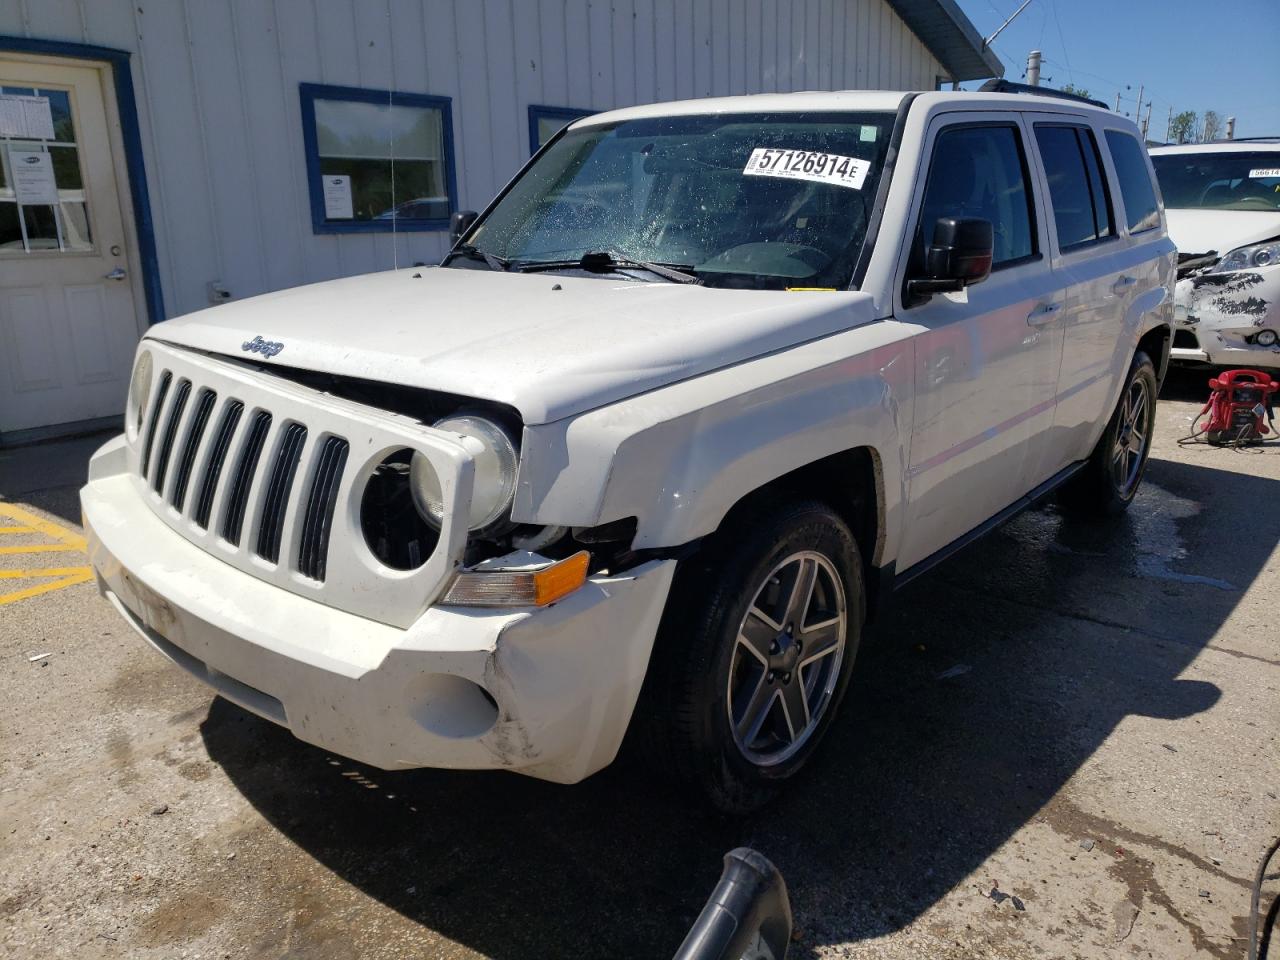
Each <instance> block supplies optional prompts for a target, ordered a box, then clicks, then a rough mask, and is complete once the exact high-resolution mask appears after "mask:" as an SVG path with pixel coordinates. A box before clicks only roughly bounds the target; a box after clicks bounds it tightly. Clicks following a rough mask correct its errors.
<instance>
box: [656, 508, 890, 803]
mask: <svg viewBox="0 0 1280 960" xmlns="http://www.w3.org/2000/svg"><path fill="white" fill-rule="evenodd" d="M864 597H865V593H864V589H863V578H862V564H861V560H860V558H859V554H858V550H857V547H856V545H855V543H854V540H853V535H852V534H851V533H850V532H849V528H848V527H847V526H846V524H845V523H844V521H843V520H841V519H840V517H839V516H838V515H837V514H836V513H835V512H834V511H833V510H831V509H830V508H829V507H827V506H826V505H825V504H822V503H819V502H815V501H803V502H795V503H791V504H788V505H785V506H783V507H781V508H778V507H773V508H771V509H769V510H758V511H752V512H749V513H745V514H743V515H742V516H740V517H739V518H737V519H736V520H735V521H733V522H732V523H731V525H730V526H729V527H728V529H727V530H725V531H724V532H722V533H721V534H718V535H717V537H716V538H715V541H714V542H713V543H712V544H711V545H710V546H709V548H708V549H706V550H705V552H704V553H703V554H700V555H699V556H698V557H697V558H695V559H694V560H693V561H691V562H690V565H689V566H688V567H686V568H685V569H683V570H682V571H681V572H680V573H679V574H678V576H677V583H676V586H675V588H674V590H673V594H672V599H671V601H670V602H669V603H668V608H667V613H666V615H665V616H664V618H663V625H662V628H661V630H660V631H659V636H658V640H657V646H656V648H655V651H654V658H653V663H652V664H651V667H650V671H649V677H648V679H647V680H646V685H645V690H644V693H643V695H642V701H641V706H640V709H639V710H638V714H637V719H638V721H639V722H640V724H641V725H642V727H644V731H643V733H642V734H641V736H643V737H645V741H646V745H647V753H648V754H649V759H650V761H651V764H652V765H653V766H655V767H657V768H658V769H659V770H661V771H663V772H666V773H669V774H674V776H675V777H676V778H677V779H679V780H681V781H683V782H685V783H687V784H689V785H690V786H693V787H694V788H695V789H697V790H698V791H699V792H700V793H702V794H703V795H704V796H706V797H707V798H708V799H709V800H710V801H711V803H712V804H713V805H714V806H716V807H717V808H719V809H720V810H722V811H724V812H728V813H744V812H748V811H751V810H755V809H757V808H759V807H760V806H762V805H763V804H765V803H767V802H768V801H769V800H770V799H771V798H772V797H773V796H774V795H775V794H776V793H777V791H778V789H779V787H780V786H781V784H782V783H783V782H784V781H786V780H787V779H789V778H791V777H793V776H794V775H795V774H796V773H798V772H799V771H800V769H801V768H802V767H803V766H804V764H805V763H806V762H807V761H808V760H809V758H810V757H811V756H812V755H813V753H814V751H815V750H816V749H817V746H818V743H819V742H820V741H821V739H822V737H823V736H824V735H825V733H826V732H827V730H828V729H829V728H830V726H831V723H832V720H833V718H834V717H835V714H836V711H837V709H838V707H839V705H840V701H841V699H842V698H843V696H844V692H845V688H846V687H847V685H848V682H849V675H850V673H851V671H852V668H853V663H854V659H855V657H856V655H857V651H858V642H859V639H860V637H861V633H862V623H863V620H864V619H865V600H864Z"/></svg>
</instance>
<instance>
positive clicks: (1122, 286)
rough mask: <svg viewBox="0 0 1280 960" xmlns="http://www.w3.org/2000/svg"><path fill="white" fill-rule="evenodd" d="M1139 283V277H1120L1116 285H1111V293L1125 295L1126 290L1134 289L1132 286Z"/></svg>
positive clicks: (1122, 275)
mask: <svg viewBox="0 0 1280 960" xmlns="http://www.w3.org/2000/svg"><path fill="white" fill-rule="evenodd" d="M1137 282H1138V278H1137V277H1130V276H1127V275H1125V274H1121V275H1120V278H1119V279H1118V280H1116V282H1115V283H1113V284H1112V285H1111V292H1112V293H1124V292H1125V291H1126V290H1128V289H1129V288H1130V287H1132V286H1133V285H1134V284H1135V283H1137Z"/></svg>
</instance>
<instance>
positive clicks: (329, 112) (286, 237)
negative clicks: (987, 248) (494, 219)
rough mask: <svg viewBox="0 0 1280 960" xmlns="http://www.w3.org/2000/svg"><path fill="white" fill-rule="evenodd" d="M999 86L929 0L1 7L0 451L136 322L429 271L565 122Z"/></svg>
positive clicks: (235, 1) (992, 68)
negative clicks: (453, 237) (653, 108)
mask: <svg viewBox="0 0 1280 960" xmlns="http://www.w3.org/2000/svg"><path fill="white" fill-rule="evenodd" d="M1000 72H1002V67H1001V65H1000V63H999V61H998V60H997V59H996V58H995V57H994V55H993V54H992V53H991V52H990V51H989V50H988V49H986V48H984V47H983V46H982V45H981V39H980V38H979V37H978V36H977V34H976V32H975V31H974V30H973V27H972V26H971V25H970V24H969V22H968V20H967V19H965V17H964V15H963V14H961V13H960V12H959V10H958V8H957V7H956V6H955V4H954V2H953V0H0V160H3V163H2V164H0V166H2V167H3V172H4V181H3V183H0V352H3V354H4V357H2V358H0V442H4V441H6V440H7V441H9V442H14V441H20V440H22V439H24V438H27V437H33V436H39V435H41V434H42V433H43V432H47V431H48V430H49V428H51V427H56V425H67V424H79V425H81V426H83V425H84V424H85V422H93V421H98V420H100V419H102V418H103V417H109V416H114V415H116V414H118V413H119V411H120V409H122V406H123V393H124V383H125V380H126V379H127V376H128V371H129V365H130V360H131V356H132V350H133V344H134V342H135V341H136V338H137V336H138V334H139V332H140V330H141V329H143V328H145V326H146V324H147V323H154V322H157V321H159V320H161V319H164V318H166V317H170V316H176V315H178V314H182V313H187V312H189V311H192V310H195V309H199V308H201V307H205V306H208V305H209V304H210V303H214V302H218V300H219V298H221V297H233V298H241V297H248V296H252V295H255V294H259V293H263V292H266V291H270V290H276V289H280V288H284V287H290V286H295V285H297V284H301V283H307V282H312V281H317V280H323V279H328V278H332V277H336V276H342V275H348V274H355V273H362V272H368V271H374V270H380V269H386V268H389V267H391V266H392V264H393V263H394V262H397V261H398V262H399V263H400V264H401V265H407V264H411V263H414V262H417V261H422V262H432V261H436V260H438V259H439V258H440V257H441V256H442V255H443V254H444V253H445V251H446V246H447V229H446V224H447V219H448V213H449V211H450V210H454V209H465V208H473V209H475V208H480V207H483V205H484V204H485V203H486V202H487V201H488V200H489V198H490V197H492V196H493V194H494V193H495V192H496V191H497V190H498V189H499V188H500V187H501V186H502V184H503V183H505V182H506V181H507V180H508V179H509V178H510V177H511V176H512V174H514V173H515V172H516V171H517V170H518V169H519V168H520V166H521V164H522V163H523V162H524V161H525V160H527V159H528V157H529V155H530V152H531V147H532V146H533V145H535V144H536V143H537V142H539V141H540V140H542V139H545V137H546V134H547V131H551V130H554V129H556V128H557V127H558V126H560V125H562V124H563V123H564V122H566V121H567V120H568V119H570V118H572V117H573V116H576V115H579V114H581V113H584V112H594V111H598V110H605V109H609V108H613V107H618V106H626V105H631V104H635V103H644V102H650V101H660V100H673V99H684V98H690V97H702V96H720V95H730V94H739V93H754V92H775V91H777V92H785V91H792V90H805V89H843V88H882V89H903V90H909V89H934V88H936V87H937V86H938V85H939V84H940V83H942V82H946V81H951V80H961V79H974V78H978V77H983V76H991V75H998V74H999V73H1000ZM6 110H8V113H6V112H5V111H6ZM23 110H28V111H31V112H30V113H28V114H23V113H22V111H23ZM24 116H25V117H26V118H27V119H26V120H23V117H24ZM6 117H8V118H9V119H8V120H6V119H5V118H6ZM376 117H381V118H383V119H382V120H381V121H379V122H385V123H386V124H387V129H394V130H395V131H398V132H396V133H395V134H394V136H393V137H392V138H391V140H392V141H393V142H392V143H391V144H390V149H391V156H390V158H388V157H387V155H386V149H387V148H386V146H382V145H376V144H375V145H373V146H370V145H369V144H368V142H367V141H368V140H369V139H370V137H371V133H370V131H371V130H372V127H371V126H370V124H371V123H373V122H374V118H376ZM15 118H16V119H15ZM6 123H7V124H8V126H6V125H5V124H6ZM24 123H27V124H28V125H27V126H23V124H24ZM49 123H51V124H52V126H48V124H49ZM51 129H52V130H54V134H53V136H52V137H49V136H41V134H48V133H49V131H50V130H51ZM539 131H541V135H540V134H539ZM396 140H398V141H399V143H398V146H397V144H396V143H395V142H394V141H396ZM41 153H44V154H48V156H47V157H41V156H36V157H35V159H30V157H31V156H32V155H33V154H41ZM389 160H390V161H391V162H392V164H393V165H392V166H390V167H389V168H387V169H389V170H390V178H389V179H388V178H387V176H386V175H385V174H386V171H385V169H384V165H385V164H387V163H388V161H389ZM23 164H26V165H27V166H26V167H24V166H22V165H23ZM15 170H16V171H17V172H16V173H15ZM23 170H25V171H26V174H25V176H24V175H22V171H23ZM15 178H16V180H15ZM42 178H43V179H42ZM397 184H399V189H396V185H397ZM388 189H390V190H391V192H390V193H387V190H388ZM24 191H25V192H24ZM41 191H45V193H42V192H41ZM55 193H56V197H55V196H54V194H55ZM46 194H47V195H46ZM393 227H394V228H395V231H394V235H393Z"/></svg>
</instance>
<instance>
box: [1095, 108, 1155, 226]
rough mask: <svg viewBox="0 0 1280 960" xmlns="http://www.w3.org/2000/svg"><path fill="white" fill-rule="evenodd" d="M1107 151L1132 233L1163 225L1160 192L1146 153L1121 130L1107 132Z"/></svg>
mask: <svg viewBox="0 0 1280 960" xmlns="http://www.w3.org/2000/svg"><path fill="white" fill-rule="evenodd" d="M1107 148H1108V149H1109V150H1110V151H1111V162H1112V163H1114V164H1115V167H1116V177H1117V179H1118V180H1119V181H1120V196H1121V197H1123V198H1124V212H1125V217H1126V219H1127V220H1128V221H1129V232H1130V233H1137V232H1139V231H1140V230H1150V229H1151V228H1152V227H1157V226H1159V225H1160V209H1159V205H1158V203H1157V201H1156V190H1155V187H1154V186H1152V184H1151V174H1150V173H1149V172H1148V171H1147V158H1146V150H1145V149H1144V148H1143V147H1142V145H1141V144H1139V143H1138V141H1137V140H1135V139H1134V138H1133V137H1131V136H1130V135H1129V134H1127V133H1122V132H1121V131H1119V130H1108V131H1107Z"/></svg>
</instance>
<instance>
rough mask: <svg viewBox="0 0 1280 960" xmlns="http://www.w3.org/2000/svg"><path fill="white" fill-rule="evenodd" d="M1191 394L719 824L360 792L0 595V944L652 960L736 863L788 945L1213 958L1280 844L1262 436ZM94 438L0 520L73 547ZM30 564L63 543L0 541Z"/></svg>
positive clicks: (1168, 404) (28, 473)
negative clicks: (1201, 433)
mask: <svg viewBox="0 0 1280 960" xmlns="http://www.w3.org/2000/svg"><path fill="white" fill-rule="evenodd" d="M1203 379H1204V378H1203V376H1201V375H1199V374H1195V375H1189V376H1186V377H1179V378H1177V380H1176V381H1175V383H1174V385H1173V390H1172V391H1171V392H1172V393H1173V395H1174V397H1175V398H1178V399H1174V400H1169V399H1166V400H1164V401H1162V403H1161V404H1160V408H1159V428H1158V436H1157V446H1156V450H1155V454H1154V457H1153V459H1152V463H1151V466H1150V469H1149V472H1148V474H1147V481H1146V485H1145V486H1144V489H1143V491H1142V493H1141V495H1140V497H1139V500H1138V502H1137V503H1136V504H1135V506H1134V508H1133V510H1132V511H1131V512H1130V513H1129V515H1128V516H1127V517H1125V518H1124V519H1122V520H1121V521H1119V522H1117V523H1114V524H1101V525H1094V524H1081V523H1076V522H1071V521H1068V520H1066V519H1064V518H1063V517H1061V516H1060V515H1059V514H1058V513H1057V512H1056V510H1055V509H1054V508H1052V507H1048V508H1045V509H1041V510H1038V511H1036V512H1032V513H1029V514H1026V515H1024V516H1022V517H1020V518H1019V519H1017V520H1016V521H1014V522H1013V523H1011V524H1010V525H1008V526H1006V527H1005V528H1003V529H1002V530H1000V531H998V532H997V533H995V534H994V535H992V536H991V537H989V538H987V539H986V540H985V541H983V542H981V543H979V544H977V545H976V546H975V547H973V548H971V549H970V550H968V551H966V552H965V553H963V554H961V555H960V556H959V557H957V558H956V559H955V560H953V561H951V562H950V563H949V564H946V565H944V566H943V567H941V568H939V569H938V570H937V571H936V572H934V573H932V574H930V575H929V576H927V577H925V578H922V579H921V580H920V581H918V582H917V583H915V584H913V586H912V587H911V588H910V589H909V591H908V592H906V593H905V595H903V598H902V599H903V602H902V604H901V605H900V606H898V607H897V608H896V609H895V610H894V611H893V612H892V613H891V614H890V615H889V616H887V617H886V618H884V620H883V621H882V622H881V623H879V624H878V625H877V626H876V627H875V629H874V631H873V634H872V642H871V644H870V646H869V647H868V648H867V649H866V650H864V652H863V654H862V656H861V657H860V660H861V662H860V663H859V665H858V669H857V672H856V673H855V677H854V683H853V685H852V687H851V689H850V694H849V697H848V699H847V700H846V702H845V707H844V710H843V714H842V718H841V722H840V724H839V725H838V728H837V729H836V730H835V731H833V734H832V736H831V737H830V738H829V740H828V741H827V743H826V744H825V749H824V753H823V755H822V756H821V758H820V759H819V760H818V761H817V762H816V763H814V764H813V765H812V767H811V769H810V770H809V771H807V775H806V776H805V777H804V778H803V780H802V781H801V782H800V783H798V784H796V785H795V787H794V788H793V789H791V790H790V792H789V793H788V794H787V795H786V796H785V797H784V799H783V800H782V801H781V802H780V803H779V804H777V805H776V806H774V807H772V808H770V809H768V810H766V811H765V812H763V813H761V814H759V815H757V816H755V817H752V818H749V819H746V820H741V821H734V820H727V819H722V818H719V817H716V816H713V815H711V814H709V813H706V812H704V811H702V810H700V809H697V808H694V807H691V806H689V805H687V804H686V803H684V802H683V801H682V799H681V798H680V797H678V796H674V795H672V794H671V793H670V792H669V791H668V790H667V788H665V787H664V786H662V785H660V784H654V783H651V782H649V781H648V780H647V779H646V776H645V774H644V773H643V771H642V770H641V769H640V768H638V766H636V765H635V764H634V763H632V762H630V761H629V760H627V759H625V758H624V759H623V760H622V761H621V762H620V763H618V764H616V765H615V766H614V767H612V768H610V769H608V770H606V771H604V772H603V773H601V774H599V775H597V776H596V777H593V778H592V779H591V780H589V781H588V782H586V783H584V784H580V785H578V786H576V787H561V786H554V785H550V784H545V783H539V782H536V781H531V780H526V779H523V778H519V777H516V776H512V775H505V774H497V773H494V774H457V773H445V772H438V771H419V772H412V773H397V774H386V773H383V772H380V771H375V770H370V769H366V768H363V767H360V766H358V765H356V764H352V763H350V762H348V761H346V760H343V759H341V758H337V757H333V756H330V755H328V754H326V753H325V752H323V751H320V750H317V749H315V748H312V747H310V746H307V745H305V744H302V743H300V742H298V741H296V740H294V739H293V738H292V737H291V736H290V735H289V734H288V733H287V732H285V731H282V730H280V729H277V728H275V727H273V726H272V725H271V724H269V723H266V722H264V721H261V720H259V719H257V718H256V717H253V716H251V715H248V714H246V713H244V712H243V711H241V710H239V709H237V708H235V707H233V706H231V705H230V704H228V703H226V702H224V701H221V700H217V699H215V698H213V697H212V696H211V695H210V692H209V691H208V690H207V689H205V688H204V687H203V686H201V685H199V684H198V683H196V682H195V681H193V680H191V679H189V678H188V677H186V676H185V675H184V674H182V673H181V672H180V671H178V670H177V669H175V668H172V667H171V666H169V665H168V664H167V663H166V662H164V661H163V660H162V659H161V658H160V657H159V656H158V655H156V654H154V653H153V652H152V651H151V650H150V649H148V648H147V647H146V646H145V645H144V644H143V643H142V642H141V641H140V640H139V639H137V638H136V637H135V636H134V635H133V634H132V633H131V632H130V630H129V629H128V628H127V627H126V626H125V624H124V623H123V622H122V621H121V620H120V619H119V618H118V617H117V616H116V615H115V613H114V612H113V611H112V610H111V609H110V607H109V605H108V604H107V603H106V602H105V601H104V600H102V599H101V598H100V597H99V596H98V595H97V592H96V589H95V587H94V585H93V584H92V583H91V582H84V583H76V584H69V585H65V586H61V587H59V588H57V589H53V590H49V591H47V592H44V593H40V594H37V595H31V596H27V597H25V598H22V599H19V600H16V601H13V602H9V603H6V604H4V605H0V864H3V874H2V879H0V955H3V956H6V957H23V958H27V957H42V958H44V957H50V958H52V957H76V958H85V957H130V958H161V957H163V958H170V957H193V958H194V957H206V958H213V957H306V958H339V957H341V958H348V957H357V956H358V957H362V958H380V957H406V958H407V957H414V958H425V957H449V958H461V957H476V956H487V957H495V958H503V960H515V958H529V957H663V956H669V955H670V954H671V953H672V951H673V950H674V949H675V947H676V946H677V945H678V944H679V942H680V940H681V938H682V937H683V935H684V932H685V931H686V930H687V928H688V925H689V924H690V922H691V921H692V919H693V917H694V916H695V915H696V913H697V910H698V909H699V907H700V905H701V902H702V899H703V898H704V897H705V896H706V894H707V893H708V892H709V891H710V889H711V887H712V886H713V885H714V882H715V880H716V878H717V876H718V874H719V869H720V857H721V855H722V854H723V853H724V851H726V850H728V849H730V848H732V847H734V846H737V845H740V844H750V845H753V846H755V847H756V848H757V849H759V850H761V851H762V852H763V853H765V854H766V855H768V856H769V857H771V858H772V859H773V860H774V861H775V862H776V863H777V864H778V865H779V867H780V868H781V869H782V871H783V874H784V875H785V876H786V878H787V881H788V883H789V886H790V891H791V898H792V903H793V906H794V909H795V913H796V921H797V926H798V940H797V942H796V944H795V946H794V949H793V951H792V953H791V956H793V957H801V958H805V957H823V958H826V957H858V958H872V957H876V958H880V957H883V958H908V957H910V958H915V957H930V958H962V957H963V958H968V957H978V956H981V957H1009V958H1013V957H1087V958H1100V957H1158V958H1183V957H1213V958H1224V960H1225V958H1235V957H1243V956H1244V943H1243V940H1242V937H1243V936H1244V934H1245V932H1246V925H1247V921H1246V912H1247V907H1248V885H1249V882H1250V879H1251V877H1252V873H1253V870H1254V868H1255V866H1256V862H1257V859H1258V857H1259V856H1260V855H1261V853H1262V851H1263V849H1264V848H1265V846H1266V844H1267V842H1268V841H1269V840H1270V839H1271V838H1272V837H1274V836H1275V835H1276V834H1277V832H1280V802H1277V799H1276V792H1277V790H1278V789H1280V743H1278V741H1277V737H1278V736H1280V698H1278V692H1280V629H1278V627H1277V624H1278V622H1280V601H1278V598H1280V549H1278V547H1277V541H1278V540H1280V448H1276V447H1275V446H1273V448H1272V449H1268V450H1266V451H1265V452H1235V451H1231V450H1214V449H1210V448H1207V447H1203V446H1199V447H1186V448H1183V447H1179V446H1178V445H1177V444H1176V443H1175V442H1174V439H1175V438H1176V437H1177V436H1179V435H1182V434H1184V433H1185V432H1186V430H1187V427H1188V426H1189V421H1190V417H1191V416H1192V415H1193V414H1194V413H1195V411H1196V409H1198V404H1197V403H1194V402H1192V398H1198V397H1199V396H1200V394H1201V391H1202V387H1201V386H1200V385H1201V384H1202V381H1203ZM1167 392H1170V391H1167ZM92 447H93V441H74V442H70V443H65V444H54V445H47V446H43V447H33V448H27V449H23V450H16V451H0V506H3V505H5V504H9V505H13V506H16V507H18V508H20V509H21V510H23V511H26V512H27V513H29V514H31V515H34V516H36V517H38V518H40V519H41V520H42V521H44V522H46V523H49V524H55V525H57V527H59V528H60V529H62V530H63V531H64V532H65V533H66V535H67V536H68V537H72V538H74V537H75V536H76V535H77V534H78V533H79V528H78V526H77V524H78V517H79V512H78V508H77V506H76V502H75V487H76V485H77V484H78V483H79V482H80V479H81V478H82V476H83V472H84V461H85V459H86V457H87V454H88V452H89V451H90V450H91V449H92ZM19 525H21V524H18V523H14V522H11V521H10V520H6V519H4V518H0V526H10V527H12V526H19ZM42 538H44V539H42ZM37 542H50V543H59V542H63V543H65V542H71V541H67V540H59V539H58V538H56V537H52V536H49V535H48V531H44V532H41V531H39V530H37V531H36V532H34V533H32V532H27V533H22V532H17V533H8V534H0V547H3V546H4V545H6V544H7V545H10V546H12V545H17V544H31V543H37ZM33 556H34V555H27V554H22V553H19V552H10V553H0V570H5V569H10V570H16V569H35V568H34V567H31V566H30V564H31V563H32V562H33ZM51 556H57V557H58V558H59V559H58V561H57V563H58V566H59V567H61V566H66V567H68V568H70V567H75V566H77V565H81V564H83V562H84V561H83V557H80V556H78V555H77V554H75V553H74V551H55V552H53V553H49V554H47V555H43V558H42V559H40V561H39V562H40V563H42V564H43V563H45V562H46V560H47V559H48V557H51ZM20 563H21V564H27V566H26V567H19V566H18V564H20ZM48 566H49V567H53V566H54V565H53V564H51V563H50V564H48ZM31 582H35V581H31ZM15 585H18V586H21V587H25V586H29V585H30V582H28V581H27V580H22V581H19V580H17V579H16V578H10V579H9V580H3V579H0V594H4V593H6V591H11V590H14V589H17V587H15ZM40 653H50V654H51V656H49V657H46V658H44V659H43V660H39V661H35V662H30V661H29V657H31V656H34V655H37V654H40ZM1275 869H1277V870H1280V867H1276V868H1275ZM1274 887H1275V885H1274V884H1272V886H1271V896H1268V897H1264V904H1266V903H1269V902H1270V900H1271V897H1273V896H1274V894H1275V889H1274ZM1005 894H1008V896H1005ZM1277 949H1280V948H1277Z"/></svg>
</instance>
